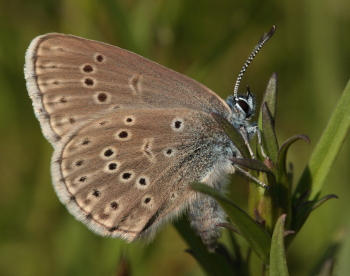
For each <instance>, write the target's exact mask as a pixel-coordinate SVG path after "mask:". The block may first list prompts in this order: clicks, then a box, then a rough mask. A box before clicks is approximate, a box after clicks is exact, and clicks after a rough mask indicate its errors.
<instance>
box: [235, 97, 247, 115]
mask: <svg viewBox="0 0 350 276" xmlns="http://www.w3.org/2000/svg"><path fill="white" fill-rule="evenodd" d="M237 104H238V105H239V106H240V108H242V110H243V111H244V112H245V113H246V114H247V113H248V112H249V105H248V103H247V102H246V101H244V100H239V101H238V102H237Z"/></svg>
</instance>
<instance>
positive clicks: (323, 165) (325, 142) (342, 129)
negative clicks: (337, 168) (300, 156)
mask: <svg viewBox="0 0 350 276" xmlns="http://www.w3.org/2000/svg"><path fill="white" fill-rule="evenodd" d="M349 107H350V81H349V82H348V84H347V86H346V88H345V90H344V93H343V95H342V96H341V98H340V99H339V101H338V104H337V106H336V108H335V110H334V112H333V114H332V116H331V118H330V119H329V122H328V124H327V126H326V129H325V130H324V132H323V134H322V136H321V138H320V140H319V142H318V143H317V145H316V148H315V150H314V151H313V153H312V155H311V157H310V160H309V163H308V165H307V167H306V168H305V170H304V172H303V174H302V176H301V178H300V181H299V183H298V186H297V188H296V190H295V193H294V197H295V198H297V197H299V196H300V195H301V194H303V192H305V191H306V190H309V189H311V195H310V198H311V199H316V198H318V197H319V195H320V193H321V189H322V186H323V184H324V182H325V180H326V178H327V176H328V174H329V172H330V170H331V168H332V165H333V164H334V161H335V159H336V157H337V155H338V153H339V152H340V150H341V146H342V145H343V143H344V140H345V138H346V136H347V134H348V132H349V129H350V108H349ZM293 201H294V200H293Z"/></svg>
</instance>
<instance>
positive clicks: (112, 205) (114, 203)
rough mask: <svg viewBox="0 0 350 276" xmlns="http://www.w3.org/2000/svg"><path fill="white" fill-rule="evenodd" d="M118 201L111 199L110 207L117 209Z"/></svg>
mask: <svg viewBox="0 0 350 276" xmlns="http://www.w3.org/2000/svg"><path fill="white" fill-rule="evenodd" d="M118 206H119V205H118V203H117V202H115V201H113V202H112V203H111V208H112V209H114V210H117V209H118Z"/></svg>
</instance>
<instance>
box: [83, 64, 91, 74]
mask: <svg viewBox="0 0 350 276" xmlns="http://www.w3.org/2000/svg"><path fill="white" fill-rule="evenodd" d="M83 71H84V72H85V73H91V72H92V71H94V69H93V68H92V66H91V65H88V64H87V65H85V66H84V67H83Z"/></svg>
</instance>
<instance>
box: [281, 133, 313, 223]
mask: <svg viewBox="0 0 350 276" xmlns="http://www.w3.org/2000/svg"><path fill="white" fill-rule="evenodd" d="M299 139H303V140H305V141H307V142H309V138H308V137H307V136H306V135H303V134H300V135H295V136H293V137H291V138H289V139H288V140H287V141H286V142H285V143H284V144H283V145H282V146H281V148H280V150H279V152H278V156H277V163H276V175H277V183H278V185H277V187H276V193H277V200H278V205H279V206H281V208H282V209H283V213H285V214H287V222H286V225H287V227H288V226H289V225H290V224H291V218H292V216H291V215H292V210H291V209H292V208H291V206H292V204H291V201H292V200H291V183H290V182H289V178H288V175H287V170H286V160H287V152H288V149H289V147H290V146H291V145H292V144H293V143H294V142H295V141H298V140H299Z"/></svg>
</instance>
